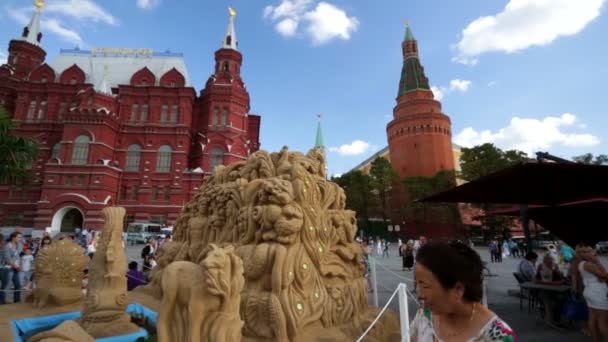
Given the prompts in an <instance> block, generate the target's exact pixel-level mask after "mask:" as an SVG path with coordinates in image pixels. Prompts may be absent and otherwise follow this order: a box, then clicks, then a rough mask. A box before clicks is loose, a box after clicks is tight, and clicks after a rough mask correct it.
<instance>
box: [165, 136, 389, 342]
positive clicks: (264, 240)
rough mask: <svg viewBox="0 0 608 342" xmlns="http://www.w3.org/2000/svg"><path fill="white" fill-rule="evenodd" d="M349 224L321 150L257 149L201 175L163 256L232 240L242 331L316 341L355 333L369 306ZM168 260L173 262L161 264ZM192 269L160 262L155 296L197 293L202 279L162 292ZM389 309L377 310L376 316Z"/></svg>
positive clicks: (183, 256)
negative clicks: (174, 244)
mask: <svg viewBox="0 0 608 342" xmlns="http://www.w3.org/2000/svg"><path fill="white" fill-rule="evenodd" d="M356 231H357V226H356V219H355V213H354V212H352V211H348V210H346V196H345V194H344V191H343V190H342V189H341V188H340V187H339V186H338V185H337V184H335V183H333V182H330V181H328V180H327V179H326V173H325V155H324V153H323V151H322V150H320V149H313V150H311V151H309V152H308V153H307V154H303V153H299V152H290V151H289V150H288V149H287V147H284V148H283V149H281V151H280V152H276V153H269V152H266V151H257V152H255V153H253V154H251V155H250V156H249V158H248V159H247V160H246V161H242V162H237V163H234V164H231V165H229V166H225V167H217V168H216V169H215V170H214V172H213V174H212V175H210V176H208V177H206V178H205V180H204V183H203V185H202V186H201V188H200V191H199V192H198V193H197V194H196V195H195V196H194V198H193V199H192V201H191V202H190V203H188V204H187V205H186V206H185V207H184V209H183V211H182V214H181V215H180V217H179V218H178V219H177V221H176V225H175V230H174V240H175V241H178V242H180V243H183V246H182V248H181V250H180V252H179V253H177V255H176V257H175V258H174V259H173V261H176V260H189V261H192V262H196V260H199V259H201V256H204V255H205V254H204V252H202V251H204V250H205V249H206V247H207V246H209V245H210V244H218V245H223V244H232V245H234V246H235V248H236V254H237V255H239V256H240V258H241V259H242V261H243V268H244V278H245V286H244V289H243V291H242V293H241V298H240V312H241V317H242V319H243V320H244V326H243V329H242V334H243V338H246V339H247V341H280V342H284V341H285V342H286V341H322V340H327V338H328V336H340V334H342V335H343V336H348V338H346V339H351V338H353V337H354V339H356V337H358V336H360V334H361V333H362V332H363V331H364V330H365V329H366V328H367V325H365V324H366V323H367V322H368V320H369V318H370V317H371V318H372V319H373V318H374V317H375V315H376V314H377V312H376V311H375V310H374V309H373V308H370V307H369V306H368V300H367V299H368V298H367V297H368V289H367V282H366V280H365V278H364V274H365V271H364V269H363V268H362V267H363V263H362V257H363V253H362V249H361V248H360V247H359V246H358V244H357V242H356V241H355V240H354V238H355V234H356ZM199 251H201V252H199ZM197 254H198V257H197ZM195 258H196V260H194V259H195ZM174 263H175V262H174ZM174 267H175V268H177V267H179V269H175V270H171V271H170V272H169V271H168V270H169V269H171V268H174ZM195 269H196V265H194V266H193V265H191V264H188V263H185V264H184V263H179V264H178V265H176V266H173V264H170V265H169V266H168V267H167V268H166V269H165V270H164V271H163V272H162V275H161V278H162V280H161V284H162V290H160V289H159V290H158V291H162V292H163V301H165V297H166V296H173V297H168V298H169V299H167V300H169V301H170V302H175V301H177V299H175V298H174V297H177V298H178V299H180V300H181V303H182V304H183V305H185V303H186V302H187V299H189V298H195V297H197V295H194V294H192V293H191V292H192V291H198V292H201V291H202V289H197V288H196V287H194V285H192V286H191V285H187V286H186V288H188V290H187V291H186V290H184V291H186V295H181V294H168V293H164V292H165V291H166V290H170V286H169V284H170V283H171V282H176V279H180V282H183V281H184V280H181V279H183V278H180V277H177V276H176V274H178V273H180V274H184V275H186V274H188V275H187V277H188V280H187V282H188V284H190V283H195V282H196V281H200V279H204V275H201V274H198V273H196V272H194V270H195ZM190 273H191V274H190ZM190 278H191V279H190ZM197 279H198V280H197ZM174 285H175V286H182V284H178V283H176V284H174ZM153 286H158V285H153ZM184 286H185V285H184ZM191 288H192V289H194V290H190V289H191ZM215 299H217V298H213V297H210V298H209V299H206V300H207V301H209V303H210V304H208V305H207V307H215V306H218V304H217V302H215V301H214V300H215ZM195 306H196V305H195V304H192V306H191V307H195ZM394 318H395V316H391V315H390V314H385V315H384V316H383V318H382V320H383V322H384V321H387V322H388V321H390V322H393V321H394ZM190 319H192V317H190ZM199 319H200V318H199ZM391 320H392V321H391ZM184 322H185V321H184ZM182 324H185V323H183V322H182ZM379 324H380V323H379ZM381 325H382V324H380V325H379V326H381ZM387 326H388V327H390V329H389V330H391V331H381V330H373V331H372V332H371V335H370V336H376V335H375V334H377V337H378V338H377V340H379V341H380V340H387V338H388V336H394V334H393V327H394V325H392V323H391V324H389V325H387ZM307 329H310V330H307ZM329 331H333V332H334V333H335V334H334V335H328V334H327V333H326V332H329ZM313 332H314V333H315V334H316V333H318V334H317V335H314V334H313ZM397 334H398V331H397ZM214 338H218V337H217V336H214ZM203 340H205V338H204V337H203ZM210 340H214V339H210ZM338 340H344V339H343V338H338Z"/></svg>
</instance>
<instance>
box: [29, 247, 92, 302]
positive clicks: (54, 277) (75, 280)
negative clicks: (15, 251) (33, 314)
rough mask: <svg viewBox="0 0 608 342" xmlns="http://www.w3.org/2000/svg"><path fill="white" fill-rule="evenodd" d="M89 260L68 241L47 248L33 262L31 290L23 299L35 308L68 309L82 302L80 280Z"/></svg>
mask: <svg viewBox="0 0 608 342" xmlns="http://www.w3.org/2000/svg"><path fill="white" fill-rule="evenodd" d="M88 262H89V258H88V257H87V256H86V255H85V253H84V249H83V248H82V247H80V246H79V245H78V244H76V243H75V242H74V241H72V240H69V239H63V240H59V241H56V242H54V243H52V244H50V245H49V246H48V247H45V248H43V249H42V250H40V252H39V253H38V256H37V257H36V261H35V264H34V266H35V269H36V273H35V276H34V290H33V291H32V292H31V293H30V294H29V295H28V297H27V298H26V301H27V302H32V303H33V305H34V306H36V307H39V308H41V307H45V306H49V305H57V306H61V305H67V304H71V303H75V302H78V301H80V300H81V299H82V296H83V295H82V278H83V277H84V273H83V271H84V270H85V269H86V267H87V264H88Z"/></svg>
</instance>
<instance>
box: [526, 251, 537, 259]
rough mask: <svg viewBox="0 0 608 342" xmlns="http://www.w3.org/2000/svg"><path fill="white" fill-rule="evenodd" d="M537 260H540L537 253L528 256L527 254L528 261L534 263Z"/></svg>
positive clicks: (530, 253) (529, 253)
mask: <svg viewBox="0 0 608 342" xmlns="http://www.w3.org/2000/svg"><path fill="white" fill-rule="evenodd" d="M536 259H538V254H536V253H535V252H528V254H526V260H529V261H532V260H536Z"/></svg>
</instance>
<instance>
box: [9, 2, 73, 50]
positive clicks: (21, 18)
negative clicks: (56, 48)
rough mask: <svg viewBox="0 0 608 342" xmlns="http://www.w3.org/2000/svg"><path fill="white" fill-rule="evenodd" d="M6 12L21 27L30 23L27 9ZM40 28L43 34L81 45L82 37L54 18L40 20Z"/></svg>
mask: <svg viewBox="0 0 608 342" xmlns="http://www.w3.org/2000/svg"><path fill="white" fill-rule="evenodd" d="M7 11H8V14H9V15H10V16H11V17H13V19H15V20H16V21H17V22H18V23H19V24H21V25H24V26H25V25H27V24H28V23H29V21H30V15H29V12H30V11H29V10H28V9H24V8H22V9H7ZM40 26H41V27H40V28H41V30H42V32H43V33H44V32H51V33H54V34H56V35H58V36H59V37H60V38H61V39H63V40H65V41H67V42H70V43H74V44H79V45H80V44H82V37H80V34H78V32H76V31H74V30H71V29H68V28H67V27H65V26H64V25H63V23H62V22H61V21H60V20H58V19H56V18H49V19H41V20H40Z"/></svg>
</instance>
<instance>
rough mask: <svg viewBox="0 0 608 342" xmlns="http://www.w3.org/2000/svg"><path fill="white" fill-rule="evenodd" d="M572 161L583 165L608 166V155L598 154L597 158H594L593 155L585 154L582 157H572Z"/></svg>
mask: <svg viewBox="0 0 608 342" xmlns="http://www.w3.org/2000/svg"><path fill="white" fill-rule="evenodd" d="M572 160H574V161H575V162H577V163H581V164H589V165H608V155H605V154H598V155H597V156H594V155H593V154H591V153H585V154H583V155H580V156H575V157H572Z"/></svg>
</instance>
